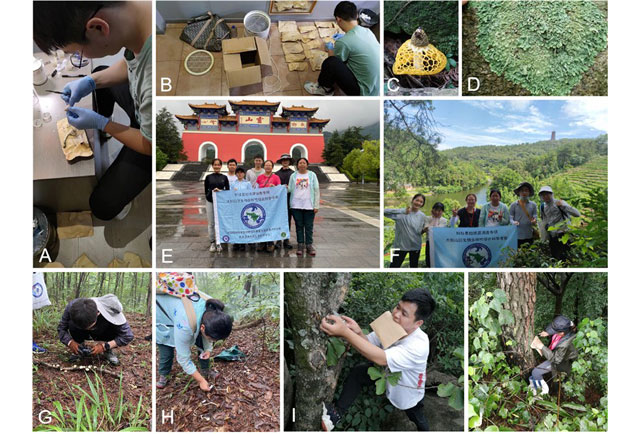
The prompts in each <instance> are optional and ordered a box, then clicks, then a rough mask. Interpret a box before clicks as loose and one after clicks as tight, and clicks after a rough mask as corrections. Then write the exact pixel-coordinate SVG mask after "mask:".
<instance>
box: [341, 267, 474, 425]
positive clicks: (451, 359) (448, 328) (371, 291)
mask: <svg viewBox="0 0 640 434" xmlns="http://www.w3.org/2000/svg"><path fill="white" fill-rule="evenodd" d="M421 287H426V288H428V289H429V291H430V292H431V294H432V296H433V297H434V299H435V301H436V305H437V306H436V310H435V311H434V313H433V315H432V316H431V318H430V319H429V320H428V321H427V324H425V325H424V326H423V327H422V328H423V329H424V330H425V331H426V333H427V334H428V335H429V339H430V340H431V342H432V343H433V345H432V348H433V347H435V350H433V351H432V352H431V353H430V354H429V357H430V360H429V363H436V364H437V367H438V370H441V371H445V372H448V373H450V374H452V375H456V376H460V375H463V369H462V367H461V364H460V361H459V359H458V357H457V356H456V354H452V352H451V351H450V348H458V347H460V346H462V345H463V342H464V317H463V315H464V290H463V288H464V276H463V274H462V273H430V274H424V273H354V274H353V277H352V279H351V283H350V288H349V292H348V293H347V296H346V298H345V301H344V303H343V304H342V306H341V307H340V310H341V313H344V314H345V315H347V316H349V317H351V318H353V319H354V320H355V321H356V322H357V323H358V324H360V325H361V327H363V328H364V325H365V324H369V323H370V322H371V321H373V320H374V319H375V318H377V317H378V316H379V315H380V314H381V313H382V312H384V311H386V310H392V309H393V308H394V307H395V305H396V304H397V302H398V301H399V300H400V298H401V297H402V295H403V294H404V293H405V292H407V291H408V290H411V289H414V288H421ZM363 333H365V334H366V333H367V331H363ZM331 351H333V350H331ZM454 353H455V352H454ZM344 357H345V359H344V364H343V369H342V373H341V376H340V378H339V380H338V387H337V389H336V396H339V394H340V390H341V388H342V385H343V383H344V380H345V378H346V374H347V373H348V372H349V371H350V370H351V369H352V368H353V367H355V366H356V365H359V364H361V363H363V362H365V359H364V358H363V357H362V356H360V355H359V354H358V353H357V352H356V351H355V350H353V349H351V350H349V351H347V352H346V356H344ZM374 371H375V372H374ZM368 372H369V375H370V376H371V375H373V377H376V378H373V377H371V378H372V379H374V380H375V381H376V384H375V387H369V388H366V389H365V390H363V392H362V393H361V394H360V396H359V397H358V399H356V401H355V402H354V404H353V405H352V406H351V407H350V408H349V412H348V413H347V414H346V415H344V417H343V418H342V419H341V421H340V423H339V425H338V429H340V430H358V431H379V430H380V424H381V423H382V422H383V421H384V420H385V419H386V418H387V416H388V415H389V413H391V412H392V411H393V410H394V407H393V406H392V405H391V404H390V403H389V401H388V400H387V399H386V398H385V397H384V396H383V395H380V394H384V388H385V385H386V381H393V382H395V381H397V380H396V379H395V376H394V375H393V374H391V375H390V374H389V373H387V372H385V370H384V369H381V368H374V369H370V370H369V371H368ZM383 378H384V381H381V380H382V379H383Z"/></svg>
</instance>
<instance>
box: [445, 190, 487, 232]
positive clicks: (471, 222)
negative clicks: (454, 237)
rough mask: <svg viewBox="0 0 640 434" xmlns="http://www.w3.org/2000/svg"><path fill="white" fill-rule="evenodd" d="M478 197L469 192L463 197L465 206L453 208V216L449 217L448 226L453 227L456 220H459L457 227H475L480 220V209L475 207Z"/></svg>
mask: <svg viewBox="0 0 640 434" xmlns="http://www.w3.org/2000/svg"><path fill="white" fill-rule="evenodd" d="M477 201H478V197H477V196H476V195H475V194H473V193H471V194H468V195H467V197H466V198H465V202H467V207H466V208H462V209H454V210H453V216H452V217H451V224H450V226H451V227H452V228H453V227H455V225H456V220H459V221H460V225H459V226H458V227H461V228H477V227H478V222H480V210H479V209H478V208H476V202H477Z"/></svg>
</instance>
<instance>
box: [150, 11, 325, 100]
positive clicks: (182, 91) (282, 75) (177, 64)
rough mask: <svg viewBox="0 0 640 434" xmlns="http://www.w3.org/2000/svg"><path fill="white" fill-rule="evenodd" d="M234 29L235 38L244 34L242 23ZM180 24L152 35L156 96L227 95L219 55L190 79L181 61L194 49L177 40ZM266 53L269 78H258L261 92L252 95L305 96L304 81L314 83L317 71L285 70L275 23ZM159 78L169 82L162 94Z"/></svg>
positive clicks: (169, 26)
mask: <svg viewBox="0 0 640 434" xmlns="http://www.w3.org/2000/svg"><path fill="white" fill-rule="evenodd" d="M233 25H235V26H237V27H238V35H243V34H244V28H243V26H242V24H238V23H234V24H233ZM184 26H185V24H184V23H170V24H167V30H166V32H165V34H164V35H157V36H156V95H158V96H176V95H178V96H182V95H189V96H195V95H215V96H229V88H228V86H227V83H226V77H225V73H224V71H223V68H222V53H213V57H214V66H213V68H212V70H211V71H210V72H208V73H207V74H205V75H202V76H194V75H191V74H189V73H188V72H187V70H186V69H185V67H184V59H185V58H186V57H187V55H188V54H189V53H191V52H192V51H194V50H195V49H194V48H193V47H191V46H190V45H188V44H187V43H185V42H182V41H181V40H180V34H181V33H182V29H183V28H184ZM267 42H268V44H269V51H270V52H271V63H272V65H273V75H272V76H269V77H264V78H263V79H262V92H259V93H253V94H252V95H257V96H269V95H292V96H301V95H303V96H308V95H309V94H308V93H306V92H305V91H304V88H303V86H304V83H305V82H306V81H317V80H318V75H319V74H320V72H319V71H312V70H311V67H310V65H309V66H307V70H306V71H304V72H298V71H291V72H290V71H289V68H288V66H287V63H286V62H285V60H284V53H283V52H282V43H281V42H280V32H279V31H278V26H277V24H272V25H271V32H270V34H269V39H268V40H267ZM163 77H167V78H169V79H171V89H170V90H169V91H167V92H163V91H162V89H161V80H162V78H163Z"/></svg>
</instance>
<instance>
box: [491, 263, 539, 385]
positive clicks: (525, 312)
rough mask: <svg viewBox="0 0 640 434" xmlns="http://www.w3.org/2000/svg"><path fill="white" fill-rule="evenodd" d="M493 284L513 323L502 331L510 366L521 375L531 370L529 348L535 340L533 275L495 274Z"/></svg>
mask: <svg viewBox="0 0 640 434" xmlns="http://www.w3.org/2000/svg"><path fill="white" fill-rule="evenodd" d="M497 284H498V286H499V287H500V288H502V290H504V292H505V293H506V294H507V303H508V307H509V310H511V313H512V314H513V317H514V320H515V321H514V323H513V324H510V325H507V326H504V327H503V329H502V332H503V339H504V341H505V342H506V341H508V340H511V341H513V345H512V346H511V347H509V348H510V350H512V351H513V352H511V353H509V354H510V355H511V362H512V363H514V364H517V365H518V366H520V369H521V370H522V373H523V374H525V371H527V370H529V369H531V368H533V367H534V365H535V362H536V359H535V356H534V350H532V349H531V348H530V347H529V345H530V344H531V341H532V340H533V338H534V336H535V334H536V333H535V330H534V313H535V307H536V273H498V276H497Z"/></svg>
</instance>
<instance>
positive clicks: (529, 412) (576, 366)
mask: <svg viewBox="0 0 640 434" xmlns="http://www.w3.org/2000/svg"><path fill="white" fill-rule="evenodd" d="M494 285H495V275H489V274H479V273H478V274H474V275H473V276H471V277H470V284H469V286H470V289H469V291H470V299H471V300H474V299H475V301H474V302H473V303H472V304H471V306H470V308H469V353H470V354H469V369H468V375H469V403H468V411H467V415H468V417H469V428H470V429H471V430H474V431H498V430H499V431H503V430H508V431H514V430H524V431H550V430H562V431H581V430H597V431H601V430H606V429H607V413H608V411H607V397H606V394H607V374H606V372H607V346H606V339H605V336H606V322H605V321H604V320H603V319H601V318H599V319H596V320H590V319H588V318H585V319H584V320H582V321H581V322H580V323H579V324H578V334H577V336H576V338H575V340H574V345H575V346H576V348H577V349H578V359H577V360H576V361H575V362H574V363H573V368H572V372H571V374H570V375H569V376H568V377H567V378H565V379H564V380H563V381H562V383H561V387H562V392H561V402H560V407H558V399H557V397H556V396H547V399H548V400H547V399H541V400H538V399H535V398H534V397H533V396H532V395H531V394H530V393H529V392H528V390H527V382H526V381H525V380H524V377H525V376H526V372H521V370H520V368H519V367H518V366H516V365H514V366H511V365H510V363H509V360H508V358H507V354H508V352H509V351H510V348H511V346H512V345H513V342H511V341H505V340H504V339H503V338H502V327H503V326H508V327H511V326H517V319H516V318H514V317H513V314H512V313H511V311H509V310H508V309H507V308H506V305H505V303H506V301H507V297H506V294H505V293H504V291H502V290H501V289H494V287H493V286H494ZM541 291H546V289H538V290H537V294H540V293H541ZM545 304H548V301H544V300H542V305H545ZM540 305H541V302H540V301H539V300H538V301H536V313H537V311H538V308H539V306H540ZM547 320H548V318H547ZM587 390H589V391H590V393H586V391H587ZM587 397H588V398H587Z"/></svg>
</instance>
